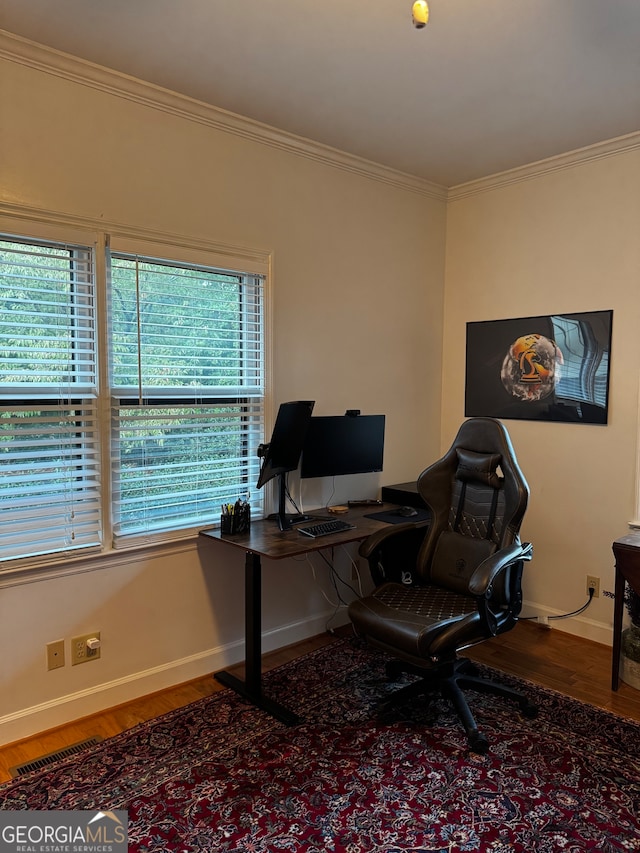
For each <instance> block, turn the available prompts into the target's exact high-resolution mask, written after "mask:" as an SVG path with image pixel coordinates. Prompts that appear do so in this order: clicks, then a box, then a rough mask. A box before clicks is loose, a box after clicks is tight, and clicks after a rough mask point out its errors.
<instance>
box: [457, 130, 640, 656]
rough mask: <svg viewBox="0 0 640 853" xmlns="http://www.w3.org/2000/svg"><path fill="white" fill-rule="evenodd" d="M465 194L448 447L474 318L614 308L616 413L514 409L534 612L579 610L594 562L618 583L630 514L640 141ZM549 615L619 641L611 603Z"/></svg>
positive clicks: (608, 585) (568, 627)
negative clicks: (530, 413)
mask: <svg viewBox="0 0 640 853" xmlns="http://www.w3.org/2000/svg"><path fill="white" fill-rule="evenodd" d="M551 165H552V166H553V164H551ZM462 189H464V188H462ZM470 189H471V188H470ZM452 195H453V196H455V195H456V193H453V194H452ZM459 196H460V197H459V198H458V200H452V201H450V203H449V206H448V216H447V250H446V298H445V324H444V343H443V352H444V362H443V405H442V442H443V446H444V445H448V443H449V442H450V440H451V438H452V437H453V435H454V434H455V431H456V429H457V427H458V425H459V423H460V421H461V419H462V418H463V415H464V378H465V376H464V374H465V361H464V359H465V332H466V328H465V324H466V323H467V322H470V321H476V320H492V319H501V318H508V317H527V316H532V315H540V314H552V313H562V312H575V311H596V310H603V309H613V311H614V316H613V341H612V352H611V383H610V408H609V423H608V425H607V426H590V425H584V424H582V425H575V424H563V423H544V422H542V423H540V422H530V421H505V424H506V425H507V427H508V429H509V431H510V434H511V437H512V440H513V443H514V445H515V448H516V451H517V453H518V458H519V461H520V464H521V466H522V469H523V471H524V473H525V475H526V477H527V479H528V481H529V484H530V487H531V501H530V505H529V506H530V508H529V510H528V512H527V515H526V517H525V522H524V525H523V537H524V538H525V539H528V540H529V541H531V542H533V544H534V549H535V550H534V559H533V561H532V563H531V564H529V567H528V568H527V572H526V579H525V588H524V592H525V600H526V602H527V607H526V608H525V612H528V613H536V614H537V613H547V614H550V615H557V614H560V613H566V612H571V611H573V610H575V609H576V608H578V607H579V606H580V605H581V604H583V603H584V601H585V600H586V594H585V588H586V576H587V574H590V575H596V576H598V577H600V578H601V588H602V589H603V590H605V589H606V590H613V573H614V562H613V555H612V552H611V544H612V542H613V540H614V539H616V538H618V537H619V536H622V535H624V533H625V532H626V530H627V523H628V521H629V520H631V519H632V518H634V517H635V508H634V483H635V466H636V440H637V429H638V367H639V365H640V337H639V335H638V328H640V300H639V299H638V282H639V281H640V239H639V238H638V235H639V233H640V150H639V149H638V146H637V145H636V146H635V149H634V148H633V147H631V146H630V150H628V151H626V153H620V154H618V155H611V156H606V157H603V158H601V159H596V158H593V160H592V161H587V162H583V163H581V164H580V165H575V166H573V167H569V168H564V169H560V170H555V169H553V168H543V167H541V168H540V170H539V171H538V173H537V174H535V170H533V173H531V174H524V173H523V176H522V180H516V179H514V181H513V182H507V181H505V182H503V183H502V184H501V183H499V182H496V184H495V185H494V186H493V187H492V186H491V182H487V186H486V187H485V188H481V189H480V191H478V192H477V193H475V194H472V193H471V192H468V193H466V194H465V192H463V191H460V193H459ZM553 624H554V625H555V626H556V627H558V628H560V629H561V630H565V631H569V632H571V633H577V634H579V635H581V636H587V637H591V638H592V639H595V640H598V641H599V642H605V643H610V642H611V624H612V601H611V599H608V598H605V597H600V598H599V599H598V600H594V602H593V604H592V605H591V607H590V608H589V609H588V610H587V611H586V612H585V613H584V614H583V615H582V616H581V617H577V618H573V619H571V620H561V621H558V622H554V623H553Z"/></svg>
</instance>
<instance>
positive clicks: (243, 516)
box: [220, 506, 251, 536]
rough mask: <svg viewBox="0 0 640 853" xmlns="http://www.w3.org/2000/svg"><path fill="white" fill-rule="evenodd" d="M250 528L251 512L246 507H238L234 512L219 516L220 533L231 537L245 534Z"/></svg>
mask: <svg viewBox="0 0 640 853" xmlns="http://www.w3.org/2000/svg"><path fill="white" fill-rule="evenodd" d="M250 526H251V512H250V509H249V507H248V506H243V507H240V508H239V509H238V510H237V511H236V512H232V513H224V514H223V515H221V516H220V532H221V533H227V534H230V535H231V536H233V535H235V534H236V533H246V532H247V530H248V529H249V527H250Z"/></svg>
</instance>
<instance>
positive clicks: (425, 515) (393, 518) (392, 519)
mask: <svg viewBox="0 0 640 853" xmlns="http://www.w3.org/2000/svg"><path fill="white" fill-rule="evenodd" d="M416 509H417V512H418V514H417V515H409V516H404V515H398V510H397V509H386V510H384V511H383V512H370V513H369V512H368V513H367V514H366V516H365V518H375V519H376V521H386V523H387V524H403V523H404V522H406V521H410V522H411V523H412V524H417V523H419V522H421V521H429V519H430V518H431V513H430V512H429V510H428V509H418V508H417V507H416Z"/></svg>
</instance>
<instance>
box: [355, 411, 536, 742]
mask: <svg viewBox="0 0 640 853" xmlns="http://www.w3.org/2000/svg"><path fill="white" fill-rule="evenodd" d="M418 491H419V493H420V495H421V497H422V498H423V500H424V501H425V503H426V504H427V506H428V508H429V510H430V511H431V522H430V524H429V526H428V527H422V528H421V527H418V526H416V525H415V524H411V523H402V524H394V525H390V526H389V527H388V528H385V529H383V530H381V531H379V532H377V533H375V534H373V535H372V536H370V537H369V538H368V539H367V540H366V541H365V542H364V543H363V544H362V546H361V548H360V555H361V556H363V557H365V558H366V559H367V560H368V562H369V567H370V570H371V573H372V576H373V579H374V582H375V584H376V587H375V589H374V591H373V592H372V593H371V594H370V595H368V596H365V597H364V598H360V599H358V600H356V601H354V602H352V604H351V605H350V606H349V617H350V619H351V621H352V623H353V626H354V628H355V631H356V633H357V634H358V635H360V636H361V637H363V638H365V639H366V640H367V641H368V642H369V643H371V644H372V645H375V646H377V647H379V648H381V649H383V650H385V651H386V652H389V653H390V654H391V655H393V656H394V657H395V658H397V660H393V661H391V662H390V663H389V664H388V665H387V675H388V676H389V677H390V678H391V679H392V680H397V679H398V677H399V676H400V674H401V673H403V672H408V673H413V674H417V675H419V676H420V678H419V679H417V680H414V681H413V682H411V683H409V684H408V685H406V686H405V687H404V688H402V689H400V690H398V691H396V692H395V693H393V694H392V700H391V701H395V700H396V699H400V698H402V697H404V696H407V695H421V694H426V695H429V694H431V693H434V692H438V693H441V694H442V695H443V696H445V697H448V698H449V699H450V700H451V701H452V702H453V704H454V706H455V708H456V710H457V712H458V715H459V716H460V718H461V720H462V723H463V725H464V727H465V730H466V733H467V738H468V741H469V745H470V747H471V749H472V750H473V751H475V752H478V753H484V752H486V751H487V749H488V747H489V745H488V742H487V739H486V738H485V736H484V735H483V734H481V733H480V732H479V731H478V727H477V725H476V722H475V720H474V718H473V715H472V713H471V710H470V708H469V705H468V703H467V700H466V697H465V695H464V693H463V692H462V688H465V687H466V688H472V689H474V690H478V691H484V692H491V693H497V694H499V695H502V696H506V697H508V698H509V699H513V700H515V701H516V702H517V703H518V705H519V707H520V710H521V711H522V712H523V713H524V714H525V715H527V716H535V714H536V708H535V706H534V705H532V704H531V703H530V702H529V701H528V700H527V699H526V697H524V696H522V695H521V694H519V693H517V692H516V691H514V690H512V689H511V688H509V687H507V686H505V685H501V684H499V683H497V682H494V681H490V680H488V679H484V678H479V677H478V675H477V671H476V670H475V668H474V667H473V666H472V665H471V663H470V661H468V660H466V659H464V658H459V657H458V652H459V651H460V650H461V649H464V648H467V647H469V646H472V645H475V644H476V643H481V642H483V641H484V640H488V639H490V638H491V637H494V636H496V635H497V634H502V633H504V632H505V631H509V630H511V628H513V627H514V625H515V624H516V622H517V617H518V614H519V613H520V609H521V606H522V592H521V578H522V571H523V567H524V563H525V561H527V560H530V559H531V555H532V547H531V545H530V544H522V543H521V542H520V539H519V536H518V531H519V529H520V524H521V522H522V518H523V516H524V512H525V509H526V506H527V500H528V497H529V488H528V486H527V483H526V480H525V479H524V477H523V475H522V472H521V471H520V468H519V466H518V463H517V461H516V457H515V454H514V451H513V447H512V445H511V440H510V438H509V434H508V433H507V430H506V429H505V427H504V426H503V424H502V423H500V421H497V420H493V419H491V418H471V419H470V420H467V421H465V422H464V423H463V424H462V426H461V427H460V429H459V431H458V434H457V436H456V438H455V441H454V442H453V444H452V446H451V448H450V449H449V451H448V452H447V453H446V454H445V456H444V457H443V458H442V459H440V460H439V461H438V462H435V463H434V464H433V465H431V466H430V467H429V468H427V469H426V470H425V471H423V472H422V474H421V475H420V477H419V478H418Z"/></svg>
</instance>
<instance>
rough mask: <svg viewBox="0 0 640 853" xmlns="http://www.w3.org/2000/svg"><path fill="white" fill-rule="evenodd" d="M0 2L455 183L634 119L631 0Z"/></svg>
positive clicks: (36, 23) (254, 111) (2, 18)
mask: <svg viewBox="0 0 640 853" xmlns="http://www.w3.org/2000/svg"><path fill="white" fill-rule="evenodd" d="M429 5H430V9H431V17H430V21H429V23H428V24H427V26H426V27H425V28H424V29H422V30H417V29H415V28H414V27H413V26H412V23H411V0H254V2H248V0H244V2H243V0H0V28H2V29H4V30H7V31H9V32H12V33H16V34H18V35H21V36H23V37H25V38H28V39H31V40H33V41H36V42H40V43H41V44H45V45H48V46H51V47H53V48H56V49H57V50H61V51H64V52H66V53H71V54H74V55H76V56H79V57H82V58H84V59H87V60H90V61H92V62H94V63H98V64H99V65H104V66H107V67H109V68H113V69H116V70H118V71H121V72H124V73H126V74H129V75H132V76H134V77H138V78H140V79H143V80H147V81H150V82H152V83H155V84H157V85H159V86H162V87H165V88H167V89H171V90H173V91H175V92H179V93H182V94H185V95H189V96H190V97H192V98H196V99H198V100H200V101H204V102H207V103H209V104H213V105H214V106H217V107H222V108H223V109H225V110H229V111H231V112H234V113H238V114H240V115H243V116H246V117H249V118H252V119H255V120H257V121H260V122H263V123H265V124H267V125H270V126H272V127H275V128H278V129H280V130H285V131H288V132H290V133H293V134H296V135H297V136H302V137H306V138H308V139H312V140H314V141H316V142H320V143H323V144H325V145H329V146H332V147H334V148H337V149H340V150H342V151H346V152H349V153H351V154H355V155H358V156H360V157H364V158H366V159H368V160H371V161H374V162H376V163H379V164H382V165H385V166H389V167H392V168H394V169H397V170H400V171H402V172H406V173H408V174H411V175H416V176H418V177H421V178H424V179H426V180H428V181H432V182H434V183H437V184H441V185H443V186H447V187H451V186H456V185H459V184H461V183H465V182H468V181H470V180H474V179H476V178H481V177H486V176H487V175H492V174H496V173H498V172H502V171H505V170H507V169H511V168H515V167H518V166H522V165H526V164H528V163H532V162H535V161H538V160H542V159H545V158H547V157H551V156H554V155H556V154H562V153H565V152H568V151H572V150H574V149H577V148H582V147H584V146H588V145H592V144H594V143H597V142H602V141H605V140H609V139H613V138H616V137H618V136H623V135H626V134H628V133H633V132H636V131H638V130H640V0H535V2H531V0H429Z"/></svg>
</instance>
